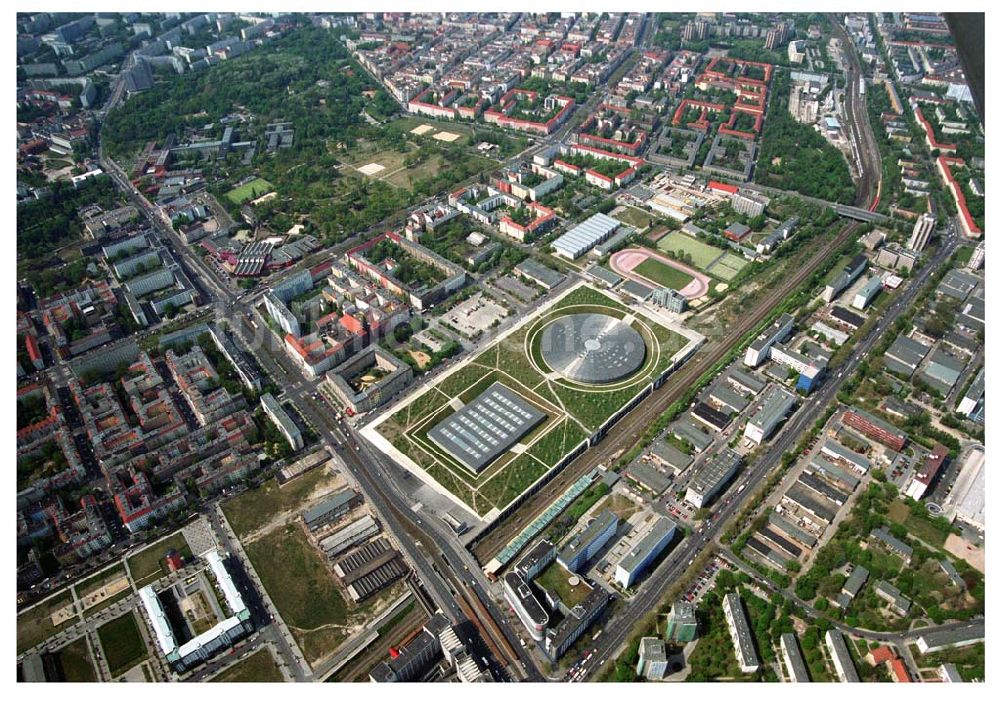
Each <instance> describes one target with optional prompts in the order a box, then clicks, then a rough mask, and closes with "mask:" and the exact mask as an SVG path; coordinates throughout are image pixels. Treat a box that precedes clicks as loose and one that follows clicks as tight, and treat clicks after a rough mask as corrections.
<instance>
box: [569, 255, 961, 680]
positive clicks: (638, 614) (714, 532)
mask: <svg viewBox="0 0 1000 702" xmlns="http://www.w3.org/2000/svg"><path fill="white" fill-rule="evenodd" d="M957 243H958V242H957V241H956V239H955V238H954V236H953V235H952V236H950V237H949V238H947V239H946V240H945V241H943V242H942V243H941V245H940V246H939V247H938V249H937V250H936V251H935V253H934V255H933V257H932V258H931V259H930V260H929V261H928V262H927V263H926V264H925V265H924V266H923V267H922V268H921V269H920V270H919V271H918V273H917V274H916V275H915V276H914V277H913V278H912V279H911V280H910V282H909V284H908V285H907V287H906V289H905V290H903V291H902V292H901V293H900V295H899V296H898V297H897V299H896V300H894V301H893V302H892V303H891V304H890V305H889V306H888V307H887V308H886V309H885V310H884V311H883V314H882V317H881V318H880V319H879V321H878V323H876V325H875V326H874V327H872V329H871V330H870V331H869V332H868V334H866V335H865V337H864V338H863V339H861V340H860V341H859V342H857V344H856V346H855V347H854V349H853V351H852V352H851V355H850V356H849V357H848V358H847V360H846V361H845V362H844V364H843V365H842V366H840V367H839V368H837V369H836V371H837V374H836V375H835V376H832V377H830V378H828V379H827V381H826V382H825V383H824V384H823V385H822V386H821V387H820V389H819V390H818V391H817V392H816V393H815V394H813V395H812V396H811V397H810V398H809V399H808V400H807V401H806V402H805V403H804V405H803V406H802V407H801V408H800V409H799V410H798V411H797V412H796V413H795V414H794V415H793V416H792V418H791V419H790V420H789V421H788V422H787V423H786V424H785V426H784V427H783V428H782V429H781V431H780V433H779V434H778V435H777V437H776V438H775V439H774V440H773V441H772V442H771V444H770V445H769V446H768V448H767V450H766V451H765V452H764V454H763V455H762V456H760V458H758V460H756V461H755V462H754V463H753V464H752V465H751V466H749V467H748V468H747V469H746V471H745V472H744V473H743V474H742V475H741V476H740V477H738V478H737V479H736V480H735V481H734V483H736V482H738V483H740V484H745V485H746V488H745V489H743V490H741V491H739V492H736V493H733V494H732V499H724V498H723V497H722V496H720V498H719V500H720V503H719V504H720V506H719V507H718V508H717V509H716V511H715V513H714V514H713V515H712V518H711V521H710V522H708V523H707V524H706V525H705V526H704V527H702V528H701V529H700V530H699V531H697V532H695V533H694V534H692V535H691V536H689V537H688V538H687V539H686V540H685V541H684V542H682V543H681V545H680V546H679V547H678V548H677V549H675V550H674V551H673V552H672V553H671V554H670V555H669V556H668V557H667V558H666V559H665V560H664V561H663V562H662V563H661V564H660V566H659V567H658V568H657V569H656V570H655V571H654V572H653V574H652V575H651V576H650V577H649V579H648V580H647V582H646V583H645V584H643V585H642V586H641V588H640V592H639V594H638V595H636V596H635V597H634V598H633V599H632V600H631V601H629V602H627V603H626V604H625V606H624V607H623V608H621V611H620V612H619V614H618V615H617V616H616V617H615V618H614V619H613V620H612V622H611V623H610V624H609V625H608V626H606V627H605V630H604V633H603V634H602V636H601V638H600V639H599V640H598V641H597V642H596V645H595V647H594V655H593V656H592V657H591V659H590V662H588V663H587V664H585V665H584V671H585V672H584V675H583V676H582V677H586V676H587V675H589V674H592V673H593V672H595V671H596V670H597V669H598V668H599V667H600V666H601V664H603V663H604V662H606V660H607V659H609V658H610V657H611V656H613V655H614V654H615V653H616V652H617V651H618V649H619V648H621V646H623V645H624V643H625V642H626V641H627V639H628V636H629V635H630V634H631V632H632V628H633V627H634V626H635V624H636V623H637V622H638V621H639V620H640V619H641V618H642V617H643V616H645V615H646V614H648V613H649V612H650V611H653V609H654V608H655V607H656V606H657V604H658V603H659V601H660V598H661V597H662V596H663V592H664V591H665V590H666V589H667V587H669V585H670V584H671V583H675V582H677V581H678V580H679V579H680V578H681V576H682V575H683V573H684V571H685V570H686V569H687V567H688V565H689V564H690V563H691V561H693V560H694V558H695V557H696V556H697V555H698V554H699V553H701V552H702V551H704V550H705V549H707V548H710V547H712V545H713V543H714V542H715V541H716V539H717V537H718V535H719V534H721V533H722V530H723V528H724V527H725V526H727V522H728V521H729V520H730V518H731V517H733V516H734V515H736V514H738V513H739V511H740V510H741V508H742V506H743V504H744V503H745V502H746V501H747V500H748V499H749V498H750V496H751V495H753V494H754V492H755V491H756V488H757V487H758V486H759V485H760V484H761V482H762V481H764V480H766V478H767V477H768V476H769V475H771V473H772V472H773V471H774V470H775V469H776V467H777V466H778V465H779V464H780V461H781V456H782V455H783V454H784V453H785V451H788V450H790V449H791V448H792V447H793V446H794V445H795V442H796V441H797V440H798V438H799V436H800V435H801V434H802V433H803V432H804V431H806V430H808V428H809V427H810V426H812V425H813V423H814V422H815V421H816V420H817V419H818V418H819V417H820V416H822V414H823V412H824V411H825V410H826V408H827V407H830V406H831V405H832V403H834V402H835V401H836V396H837V392H838V391H839V390H840V387H841V385H843V383H844V382H845V381H846V380H847V379H848V378H849V377H850V375H851V373H852V372H853V371H854V370H855V369H856V367H857V365H858V363H860V362H861V360H862V359H864V358H866V357H867V355H868V353H869V352H870V351H871V349H872V347H873V346H874V345H875V344H876V343H877V342H878V340H879V339H880V338H881V337H882V334H884V333H885V331H886V330H887V329H889V328H890V327H891V326H892V325H893V324H894V323H895V321H896V319H897V318H898V317H899V316H900V314H902V313H903V312H904V311H905V310H906V309H907V308H908V307H909V305H910V304H911V303H912V302H913V300H914V298H915V297H916V295H917V293H918V292H919V291H920V290H921V289H922V288H923V286H924V284H925V283H926V282H927V280H928V278H929V277H930V275H931V274H932V273H933V272H934V271H936V270H937V269H938V268H940V267H941V265H943V264H944V263H945V262H946V261H947V260H948V258H949V256H951V253H952V252H953V251H954V250H955V247H956V246H957Z"/></svg>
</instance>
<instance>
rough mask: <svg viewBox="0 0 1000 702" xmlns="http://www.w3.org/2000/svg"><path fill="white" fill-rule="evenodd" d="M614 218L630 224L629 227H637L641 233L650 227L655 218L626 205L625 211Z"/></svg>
mask: <svg viewBox="0 0 1000 702" xmlns="http://www.w3.org/2000/svg"><path fill="white" fill-rule="evenodd" d="M614 217H615V219H617V220H618V221H619V222H622V223H623V224H628V225H629V226H632V227H635V228H636V229H638V230H640V231H641V230H643V229H645V228H646V227H648V226H649V225H650V223H651V222H652V221H653V218H652V217H651V216H650V215H649V214H647V213H646V212H643V211H642V210H640V209H638V208H635V207H631V206H629V205H626V206H625V207H624V208H623V209H621V210H619V211H618V213H617V214H615V216H614Z"/></svg>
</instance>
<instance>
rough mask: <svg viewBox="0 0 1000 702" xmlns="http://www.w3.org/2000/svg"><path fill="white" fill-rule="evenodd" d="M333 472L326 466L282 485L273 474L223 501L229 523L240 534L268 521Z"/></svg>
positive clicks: (305, 497)
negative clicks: (327, 469) (269, 478)
mask: <svg viewBox="0 0 1000 702" xmlns="http://www.w3.org/2000/svg"><path fill="white" fill-rule="evenodd" d="M329 478H330V476H329V474H328V473H327V472H326V470H325V469H324V468H322V467H319V468H314V469H313V470H311V471H309V472H308V473H306V474H305V475H303V476H300V477H298V478H296V479H295V480H292V481H291V482H289V483H286V484H285V485H284V486H280V485H278V481H277V480H275V479H274V478H272V479H271V480H268V481H267V482H265V483H264V484H263V485H261V486H260V487H259V488H256V489H255V490H248V491H246V492H244V493H242V494H241V495H238V496H237V497H234V498H233V499H231V500H227V501H226V502H224V503H223V504H222V511H223V512H224V513H225V515H226V519H227V520H228V521H229V526H231V527H232V529H233V531H234V532H235V533H236V535H237V536H238V537H240V538H242V537H244V536H246V535H247V534H249V533H250V532H252V531H255V530H256V529H259V528H260V527H262V526H264V525H265V524H267V523H268V522H269V521H271V519H273V518H274V517H275V516H276V515H278V514H280V513H281V512H284V511H287V510H290V509H294V508H295V507H298V506H299V505H301V504H302V503H304V502H305V501H306V500H308V499H309V496H310V495H311V494H312V493H313V492H314V491H316V489H317V487H319V486H320V485H321V484H322V483H323V482H324V481H326V480H329Z"/></svg>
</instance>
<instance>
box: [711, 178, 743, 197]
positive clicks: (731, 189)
mask: <svg viewBox="0 0 1000 702" xmlns="http://www.w3.org/2000/svg"><path fill="white" fill-rule="evenodd" d="M708 189H709V190H713V191H715V192H717V193H725V194H726V195H735V194H736V193H738V192H739V190H740V189H739V188H738V187H736V186H735V185H730V184H729V183H720V182H719V181H717V180H710V181H708Z"/></svg>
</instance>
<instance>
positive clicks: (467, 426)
mask: <svg viewBox="0 0 1000 702" xmlns="http://www.w3.org/2000/svg"><path fill="white" fill-rule="evenodd" d="M544 419H545V413H544V412H542V411H541V410H539V409H538V408H537V407H535V406H534V405H532V404H531V403H529V402H528V401H526V400H525V399H524V398H523V397H521V396H520V395H518V394H517V393H516V392H514V391H513V390H511V389H510V388H508V387H507V386H506V385H504V384H503V383H499V382H497V383H493V384H492V385H490V386H489V387H488V388H486V390H484V391H483V392H482V393H480V394H479V395H478V396H476V398H475V399H474V400H472V401H471V402H469V403H468V404H467V405H465V406H463V407H462V409H460V410H458V411H457V412H455V413H454V414H452V415H451V416H449V417H447V418H445V419H443V420H442V421H440V422H438V423H437V424H436V425H434V427H433V428H432V429H431V430H430V431H428V432H427V438H429V439H430V440H431V441H433V442H434V443H435V444H437V445H438V446H439V447H441V448H442V449H443V450H445V451H446V452H447V453H448V455H450V456H452V457H453V458H455V459H456V460H458V461H459V462H460V463H461V464H462V465H464V466H465V467H466V468H468V469H469V470H471V471H473V472H475V473H480V472H482V471H483V470H484V469H485V468H486V466H488V465H489V464H490V463H492V462H493V461H494V460H495V459H496V458H497V457H498V456H500V455H501V454H503V453H504V452H505V451H507V450H508V449H509V448H511V447H512V446H513V445H514V444H516V443H517V442H518V441H519V440H520V439H521V437H523V436H524V435H525V434H527V433H528V432H530V431H531V430H532V429H534V428H535V427H536V426H538V424H540V423H541V422H542V421H543V420H544Z"/></svg>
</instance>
